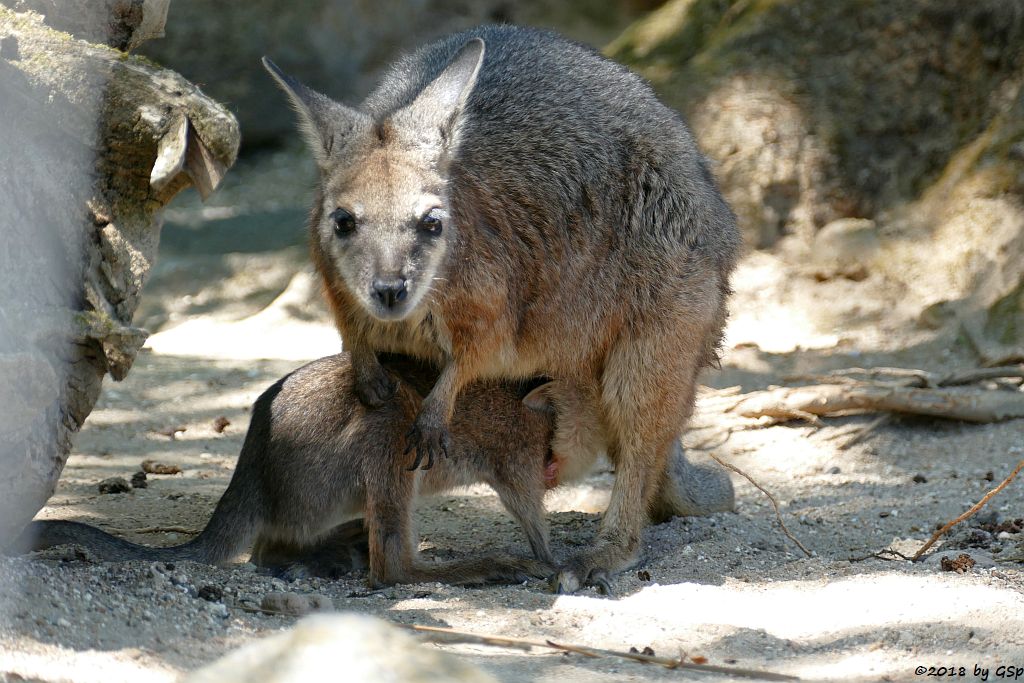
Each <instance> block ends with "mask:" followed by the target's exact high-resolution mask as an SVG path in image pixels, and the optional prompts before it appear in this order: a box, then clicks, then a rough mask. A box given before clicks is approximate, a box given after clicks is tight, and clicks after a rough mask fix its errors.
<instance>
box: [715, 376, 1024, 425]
mask: <svg viewBox="0 0 1024 683" xmlns="http://www.w3.org/2000/svg"><path fill="white" fill-rule="evenodd" d="M728 411H731V412H734V413H736V414H738V415H740V416H742V417H747V418H761V417H769V418H773V419H775V420H777V421H785V420H792V419H796V418H804V415H805V413H813V414H815V415H835V414H838V413H850V412H855V411H856V412H873V413H877V412H890V413H907V414H914V415H924V416H928V417H943V418H947V419H953V420H964V421H966V422H998V421H1000V420H1006V419H1010V418H1015V417H1024V394H1021V393H1020V392H1015V391H990V390H986V389H979V388H960V389H952V388H950V389H940V388H934V389H919V388H914V387H902V386H897V385H895V384H888V385H881V384H873V383H871V382H858V383H856V384H816V385H808V386H800V387H775V388H770V389H765V390H762V391H754V392H751V393H749V394H744V395H743V396H741V397H740V398H739V400H738V401H737V402H736V403H735V404H734V405H733V406H732V407H731V408H730V409H728Z"/></svg>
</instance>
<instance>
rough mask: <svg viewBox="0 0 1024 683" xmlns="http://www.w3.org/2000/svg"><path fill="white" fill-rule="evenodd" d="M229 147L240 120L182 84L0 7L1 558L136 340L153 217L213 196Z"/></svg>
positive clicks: (156, 224)
mask: <svg viewBox="0 0 1024 683" xmlns="http://www.w3.org/2000/svg"><path fill="white" fill-rule="evenodd" d="M98 7H100V8H101V9H102V10H103V11H106V9H105V8H103V7H101V6H100V5H98ZM53 18H54V17H53V16H50V17H47V19H53ZM237 147H238V127H237V124H236V122H235V120H234V119H233V118H232V117H231V115H230V114H229V113H228V112H227V111H226V110H224V109H223V108H221V107H220V106H219V105H217V104H216V103H215V102H213V101H212V100H210V99H209V98H207V97H206V96H204V95H203V94H202V93H201V92H200V91H199V90H198V89H197V88H196V87H195V86H193V85H192V84H191V83H189V82H187V81H186V80H184V79H183V78H182V77H181V76H179V75H177V74H175V73H173V72H170V71H167V70H164V69H161V68H159V67H157V66H155V65H154V64H153V63H151V62H149V61H147V60H142V59H137V58H132V57H128V56H126V55H125V54H124V53H123V52H120V51H118V50H115V49H112V48H110V47H107V46H105V45H96V44H93V43H89V42H86V41H83V40H78V39H75V38H74V37H72V36H71V35H69V34H67V33H62V32H60V31H56V30H53V29H51V28H49V27H47V26H46V25H45V24H44V23H43V19H42V17H41V16H40V15H38V14H34V13H28V12H26V13H17V12H14V11H12V10H10V9H7V8H4V7H0V206H2V207H3V211H0V236H2V240H3V245H4V248H3V251H2V252H0V259H2V265H0V302H2V304H0V387H3V389H2V391H3V406H4V409H3V411H2V414H0V548H2V547H3V546H4V545H5V544H6V541H7V540H9V539H10V538H11V536H12V535H13V534H14V533H16V532H17V531H18V530H19V529H20V528H21V526H22V525H23V524H24V523H25V522H27V521H28V520H29V519H31V517H32V515H33V514H35V512H36V511H37V510H38V509H39V508H40V507H42V505H43V504H44V503H45V501H46V499H47V498H48V497H49V496H50V494H51V493H52V492H53V489H54V486H55V485H56V482H57V478H58V476H59V475H60V472H61V469H62V468H63V466H64V462H65V460H66V459H67V455H68V452H69V450H70V438H71V435H72V434H73V433H74V432H75V431H77V430H78V428H79V427H80V426H81V424H82V422H83V420H85V418H86V416H87V415H88V414H89V412H90V411H91V410H92V408H93V405H94V404H95V402H96V399H97V397H98V395H99V389H100V382H101V379H102V377H103V376H104V375H105V374H107V373H109V374H110V375H112V376H113V377H114V379H121V378H122V377H124V376H125V374H126V373H127V372H128V370H129V368H130V367H131V364H132V361H133V360H134V358H135V354H136V353H137V351H138V349H139V347H140V346H141V345H142V343H143V341H144V340H145V336H146V335H145V332H143V331H142V330H140V329H137V328H135V327H133V326H132V314H133V313H134V311H135V309H136V307H137V306H138V303H139V296H140V293H141V289H142V286H143V284H144V283H145V280H146V275H147V274H148V272H149V269H150V267H151V265H152V263H153V260H154V258H155V256H156V249H157V244H158V241H159V229H160V212H161V209H162V207H163V206H164V205H165V204H166V203H167V202H168V201H170V199H171V197H173V196H174V195H175V194H176V193H177V192H179V191H180V190H181V189H183V188H185V187H188V186H189V185H193V184H194V185H197V186H198V187H199V188H200V190H201V191H204V192H208V191H210V190H211V189H212V187H214V186H215V185H216V184H217V183H218V182H219V179H220V177H221V176H222V175H223V173H224V171H225V170H226V168H227V167H228V166H230V165H231V164H232V163H233V162H234V159H235V155H236V152H237Z"/></svg>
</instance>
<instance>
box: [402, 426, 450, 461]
mask: <svg viewBox="0 0 1024 683" xmlns="http://www.w3.org/2000/svg"><path fill="white" fill-rule="evenodd" d="M450 447H451V436H449V434H448V430H447V429H445V428H443V427H421V426H420V424H419V420H417V423H416V424H414V425H413V426H412V429H410V430H409V433H408V434H406V435H405V453H404V455H408V454H409V453H411V452H412V451H413V450H414V449H415V451H416V458H415V459H414V460H413V462H412V465H411V466H410V467H408V468H407V469H406V471H407V472H412V471H414V470H416V469H424V470H429V469H430V468H431V467H433V466H434V458H435V457H445V458H447V457H448V449H449V448H450ZM424 459H425V460H426V461H427V463H426V464H425V465H423V466H422V467H421V466H420V465H421V463H422V462H423V460H424Z"/></svg>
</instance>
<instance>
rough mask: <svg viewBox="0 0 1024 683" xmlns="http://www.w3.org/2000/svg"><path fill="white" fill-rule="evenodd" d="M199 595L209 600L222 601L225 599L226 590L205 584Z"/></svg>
mask: <svg viewBox="0 0 1024 683" xmlns="http://www.w3.org/2000/svg"><path fill="white" fill-rule="evenodd" d="M198 595H199V597H200V598H202V599H203V600H206V601H207V602H220V601H221V600H223V599H224V591H222V590H221V589H220V588H218V587H217V586H203V587H202V588H200V589H199V593H198Z"/></svg>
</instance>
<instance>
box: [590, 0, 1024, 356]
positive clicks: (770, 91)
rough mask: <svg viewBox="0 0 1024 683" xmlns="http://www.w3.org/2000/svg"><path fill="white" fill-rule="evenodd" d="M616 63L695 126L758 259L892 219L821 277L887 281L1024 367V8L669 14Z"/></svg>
mask: <svg viewBox="0 0 1024 683" xmlns="http://www.w3.org/2000/svg"><path fill="white" fill-rule="evenodd" d="M810 35H813V36H814V39H813V40H809V39H808V36H810ZM605 52H606V53H607V54H609V55H610V56H611V57H613V58H616V59H618V60H620V61H623V62H625V63H626V64H627V65H629V66H631V67H633V68H634V69H637V70H638V71H640V72H641V74H643V75H645V76H647V77H648V78H649V79H650V80H651V81H652V84H653V85H654V87H655V88H656V89H657V90H658V91H659V92H660V93H661V95H662V96H663V97H664V99H665V100H666V101H667V102H668V103H669V104H670V105H672V106H675V107H676V108H678V109H679V110H680V111H681V112H682V113H683V114H684V115H685V116H686V118H687V119H688V120H689V122H690V124H691V126H692V127H693V130H694V135H695V137H696V139H697V141H698V143H699V144H700V146H701V148H702V149H703V150H704V151H705V152H706V153H707V154H708V156H709V157H710V158H711V159H712V160H713V164H712V170H713V172H714V173H715V175H716V177H717V178H718V179H719V181H720V183H721V186H722V191H723V194H724V195H725V196H726V198H727V199H728V200H729V202H730V203H731V204H732V206H733V208H734V209H735V211H736V213H737V216H738V218H739V224H740V226H741V227H742V228H743V231H744V236H745V241H746V242H747V244H748V246H750V247H752V248H766V247H772V246H774V245H776V244H777V243H780V242H781V243H780V244H779V247H780V248H782V247H785V248H786V251H787V253H790V252H791V253H793V254H796V255H797V258H798V259H799V258H802V257H803V256H804V255H806V256H808V257H810V258H813V257H814V252H816V251H819V252H820V251H821V250H825V251H828V250H829V245H825V244H821V243H820V242H819V240H817V239H816V238H815V235H816V233H818V232H819V230H822V228H823V226H825V227H828V226H830V225H831V224H833V222H834V221H836V220H840V219H846V218H848V217H851V216H856V217H861V218H865V219H870V220H874V221H877V223H878V233H877V236H876V237H877V245H878V247H877V253H876V254H875V255H874V256H873V257H871V256H870V252H874V251H876V248H875V246H874V245H875V244H876V241H875V239H873V238H872V237H871V235H870V232H869V231H864V232H863V233H862V234H859V235H851V234H848V231H847V230H846V229H845V228H844V230H842V233H843V234H842V235H837V237H842V241H841V243H837V246H839V247H840V248H842V247H845V246H851V247H853V248H855V249H860V248H862V247H864V246H867V247H868V253H867V254H864V253H860V254H858V255H856V256H854V257H853V259H854V262H853V263H852V264H850V265H849V266H847V264H846V263H845V262H843V261H840V262H839V264H838V265H839V266H840V268H839V269H838V270H836V269H832V268H831V265H834V264H835V262H834V261H833V260H832V259H831V257H832V256H834V253H833V254H830V256H829V259H828V264H829V265H830V268H829V269H827V270H825V271H822V272H821V273H820V275H821V276H822V277H823V278H825V279H828V278H830V277H836V276H840V277H847V278H850V277H852V278H853V279H863V278H865V277H867V276H868V275H869V274H871V273H874V272H878V273H879V274H880V276H881V277H882V278H884V279H885V281H886V288H887V290H888V291H890V292H896V293H897V294H896V296H897V297H899V302H900V305H901V307H905V308H908V309H909V311H910V315H911V317H913V316H914V315H915V313H916V311H927V312H926V313H923V314H922V315H921V316H920V318H919V322H920V324H921V325H922V326H924V327H929V328H933V329H940V328H942V329H944V330H946V331H948V332H950V333H953V332H956V333H959V332H960V330H959V329H958V328H960V327H963V328H965V329H966V331H967V332H968V333H969V334H970V336H971V337H972V340H973V342H974V343H973V344H972V345H973V346H976V347H977V348H978V350H979V355H980V356H981V360H982V363H983V364H992V365H996V364H999V363H998V361H999V360H1000V359H1007V358H1020V357H1021V355H1022V354H1024V350H1022V349H1024V206H1022V205H1021V203H1020V202H1019V197H1020V196H1021V194H1022V192H1024V155H1022V154H1021V151H1020V150H1021V149H1022V148H1021V147H1020V145H1021V142H1020V141H1021V139H1022V137H1024V90H1022V89H1021V87H1020V74H1021V73H1022V69H1024V13H1022V12H1021V11H1020V7H1019V5H1017V4H1016V3H1008V2H1005V0H978V1H977V2H972V3H970V4H969V5H963V3H958V2H956V0H929V1H927V2H914V3H870V4H867V5H865V4H864V3H861V2H858V1H856V0H834V1H833V2H817V1H816V0H793V1H792V2H782V3H756V2H743V1H741V0H723V1H720V2H694V1H693V0H667V1H666V2H665V3H663V4H662V5H661V6H660V7H658V8H657V9H655V10H654V11H652V12H651V13H649V14H648V15H646V16H645V17H643V18H642V19H640V20H638V21H637V22H635V23H634V24H633V25H632V26H630V27H629V28H627V29H626V30H625V31H624V32H623V33H622V34H621V35H620V36H619V37H618V38H616V39H615V40H614V41H613V42H612V43H611V44H610V45H609V46H608V47H607V48H606V50H605ZM965 84H969V85H965ZM846 227H849V226H848V225H847V226H846ZM854 232H857V233H860V232H861V230H860V229H858V230H856V231H854ZM862 237H863V238H865V242H861V239H860V238H862ZM783 238H786V239H785V240H783ZM851 238H856V239H852V243H851V242H850V241H848V240H850V239H851ZM840 256H841V258H845V254H840ZM865 259H869V260H867V261H866V260H865ZM797 265H808V266H811V267H812V268H816V267H817V266H816V264H815V263H814V262H813V261H812V262H810V263H808V264H803V263H802V262H800V261H799V260H798V263H797ZM939 302H943V305H941V306H938V307H936V308H933V309H931V310H928V309H929V307H931V306H934V305H935V304H937V303H939ZM915 309H916V311H915ZM1004 362H1008V361H1004Z"/></svg>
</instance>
